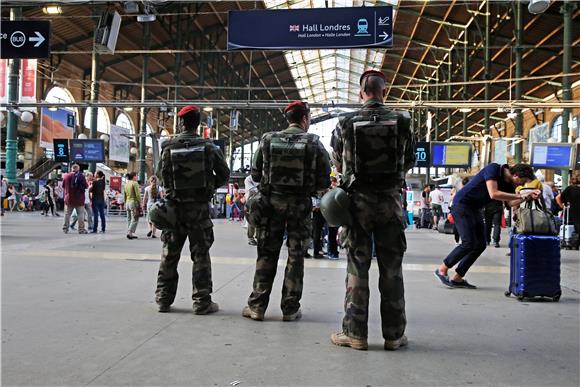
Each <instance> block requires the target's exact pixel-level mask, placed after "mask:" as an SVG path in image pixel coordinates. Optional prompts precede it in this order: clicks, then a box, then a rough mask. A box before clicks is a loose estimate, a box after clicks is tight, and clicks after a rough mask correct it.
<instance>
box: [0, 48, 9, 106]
mask: <svg viewBox="0 0 580 387" xmlns="http://www.w3.org/2000/svg"><path fill="white" fill-rule="evenodd" d="M7 102H8V60H7V59H0V103H7ZM0 110H6V108H5V107H3V108H0Z"/></svg>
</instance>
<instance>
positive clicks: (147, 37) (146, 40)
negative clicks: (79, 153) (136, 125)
mask: <svg viewBox="0 0 580 387" xmlns="http://www.w3.org/2000/svg"><path fill="white" fill-rule="evenodd" d="M149 25H150V23H143V46H144V48H145V50H148V49H149V46H150V44H151V31H150V28H149ZM148 75H149V54H143V74H141V101H145V99H146V98H147V90H146V88H145V85H146V84H147V79H148ZM148 110H149V109H148V108H146V107H142V108H141V117H140V121H141V122H140V124H141V128H140V129H141V130H140V131H139V160H138V162H139V181H140V182H142V183H145V168H146V165H145V154H146V152H147V149H146V147H145V145H146V144H145V138H146V135H147V113H148Z"/></svg>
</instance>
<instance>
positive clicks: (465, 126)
mask: <svg viewBox="0 0 580 387" xmlns="http://www.w3.org/2000/svg"><path fill="white" fill-rule="evenodd" d="M468 36H469V35H468V33H467V30H465V45H464V46H463V82H465V83H464V84H463V100H464V101H466V100H467V81H468V79H467V78H468V76H469V68H468V64H467V42H468V41H469V37H468ZM463 136H467V113H463Z"/></svg>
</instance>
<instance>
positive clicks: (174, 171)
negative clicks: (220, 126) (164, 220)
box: [157, 132, 230, 202]
mask: <svg viewBox="0 0 580 387" xmlns="http://www.w3.org/2000/svg"><path fill="white" fill-rule="evenodd" d="M193 147H198V148H201V147H203V148H204V149H203V150H204V159H203V168H204V169H205V170H204V171H202V168H200V169H199V170H197V171H196V170H192V169H188V168H186V167H185V166H184V165H174V162H173V160H172V157H171V150H179V149H187V148H193ZM157 174H158V177H159V179H160V180H161V183H162V184H163V186H164V188H165V192H166V197H167V199H169V200H174V201H177V202H206V201H208V200H209V199H210V198H211V196H212V195H213V194H214V192H215V190H216V189H217V188H219V187H221V186H223V185H224V184H226V183H227V182H228V179H229V177H230V169H229V168H228V165H227V163H226V162H225V160H224V155H223V154H222V151H221V150H220V149H219V147H217V146H215V145H214V144H213V142H212V141H211V140H208V139H204V138H201V137H199V136H198V135H196V134H194V133H188V132H184V133H181V134H179V135H177V136H175V137H173V138H172V139H170V140H167V141H165V142H164V143H163V146H162V148H161V157H160V159H159V166H158V168H157ZM176 183H178V184H179V183H182V184H181V185H182V186H185V187H186V188H185V189H176V187H177V184H176ZM191 183H193V184H191ZM196 183H197V184H196Z"/></svg>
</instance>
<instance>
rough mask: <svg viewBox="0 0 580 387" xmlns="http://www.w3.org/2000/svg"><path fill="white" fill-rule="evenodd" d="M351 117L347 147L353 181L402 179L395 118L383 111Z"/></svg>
mask: <svg viewBox="0 0 580 387" xmlns="http://www.w3.org/2000/svg"><path fill="white" fill-rule="evenodd" d="M361 113H362V114H361V115H358V116H356V117H354V118H353V125H352V133H351V136H352V137H351V140H350V144H351V147H352V149H350V150H348V149H346V147H345V152H350V153H351V157H348V156H347V155H345V160H347V159H351V158H352V159H351V160H350V164H351V165H350V167H351V168H352V173H353V174H354V176H355V180H359V181H361V182H363V183H369V184H381V183H384V182H386V181H391V180H398V179H401V178H403V177H404V171H403V169H404V162H405V159H404V152H403V151H402V149H403V148H402V147H401V145H403V144H399V141H401V137H400V133H399V127H398V122H397V116H393V114H392V113H391V114H389V113H386V112H374V111H363V112H361Z"/></svg>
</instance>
